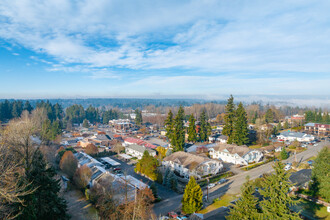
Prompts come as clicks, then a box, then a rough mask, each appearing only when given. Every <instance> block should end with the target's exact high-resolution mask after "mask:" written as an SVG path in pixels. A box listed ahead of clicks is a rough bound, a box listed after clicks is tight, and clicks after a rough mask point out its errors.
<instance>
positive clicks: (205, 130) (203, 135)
mask: <svg viewBox="0 0 330 220" xmlns="http://www.w3.org/2000/svg"><path fill="white" fill-rule="evenodd" d="M199 121H200V131H199V140H200V141H207V139H208V137H209V135H210V133H211V126H210V123H209V122H208V119H207V116H206V112H205V110H203V111H202V114H201V116H200V120H199Z"/></svg>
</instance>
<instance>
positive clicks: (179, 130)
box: [173, 106, 185, 152]
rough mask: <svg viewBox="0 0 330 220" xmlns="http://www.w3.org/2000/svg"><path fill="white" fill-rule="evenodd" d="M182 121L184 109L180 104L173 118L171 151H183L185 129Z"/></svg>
mask: <svg viewBox="0 0 330 220" xmlns="http://www.w3.org/2000/svg"><path fill="white" fill-rule="evenodd" d="M183 121H184V110H183V107H182V106H180V108H179V111H178V114H177V115H176V116H175V119H174V132H173V139H174V141H173V144H174V145H173V151H174V152H177V151H183V147H184V141H185V129H184V125H183Z"/></svg>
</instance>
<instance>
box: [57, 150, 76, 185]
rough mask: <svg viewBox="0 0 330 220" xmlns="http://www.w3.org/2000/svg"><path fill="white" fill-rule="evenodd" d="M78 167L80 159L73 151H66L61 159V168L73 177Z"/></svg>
mask: <svg viewBox="0 0 330 220" xmlns="http://www.w3.org/2000/svg"><path fill="white" fill-rule="evenodd" d="M77 167H78V161H77V159H76V157H75V156H74V155H73V153H72V152H71V151H66V152H65V153H64V154H63V156H62V159H61V161H60V168H61V170H63V172H64V173H65V174H67V175H68V177H69V178H70V179H72V177H73V175H74V173H75V172H76V169H77Z"/></svg>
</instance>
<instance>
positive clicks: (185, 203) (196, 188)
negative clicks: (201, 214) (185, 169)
mask: <svg viewBox="0 0 330 220" xmlns="http://www.w3.org/2000/svg"><path fill="white" fill-rule="evenodd" d="M202 206H203V191H202V189H201V187H200V185H198V184H197V183H196V180H195V178H194V177H190V179H189V182H188V184H187V185H186V188H185V190H184V194H183V197H182V211H183V212H184V213H186V214H191V213H194V212H197V211H199V210H200V209H201V208H202Z"/></svg>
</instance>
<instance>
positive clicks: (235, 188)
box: [154, 142, 330, 216]
mask: <svg viewBox="0 0 330 220" xmlns="http://www.w3.org/2000/svg"><path fill="white" fill-rule="evenodd" d="M326 145H330V143H329V142H320V143H318V146H316V147H313V146H310V147H309V148H308V149H307V150H306V151H303V152H301V153H299V154H297V155H296V159H297V162H302V161H305V160H307V159H308V158H310V157H312V156H316V155H317V154H318V152H319V151H320V150H321V149H322V148H323V147H324V146H326ZM294 161H295V156H294V155H293V156H291V157H290V158H288V159H287V160H284V161H283V162H284V163H287V162H294ZM273 165H274V162H270V163H267V164H264V165H262V166H260V167H256V168H254V169H252V170H249V171H245V172H242V173H239V174H237V175H235V176H232V177H230V178H228V179H229V181H228V182H227V183H226V184H223V185H217V186H216V187H214V188H212V189H210V190H209V200H210V201H212V200H213V199H215V198H218V197H220V196H222V195H223V194H225V193H229V194H239V193H240V188H241V186H242V185H243V183H244V182H245V179H246V176H249V177H250V179H251V180H253V179H256V178H258V177H259V176H260V175H262V174H264V173H271V172H273V171H274V169H273V167H272V166H273ZM205 194H206V190H204V195H205ZM181 199H182V195H177V196H174V197H170V198H168V199H165V200H164V201H161V202H159V203H157V204H155V206H154V212H155V213H156V215H157V216H158V215H166V214H167V213H168V212H170V211H173V210H176V209H178V208H180V205H181Z"/></svg>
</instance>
